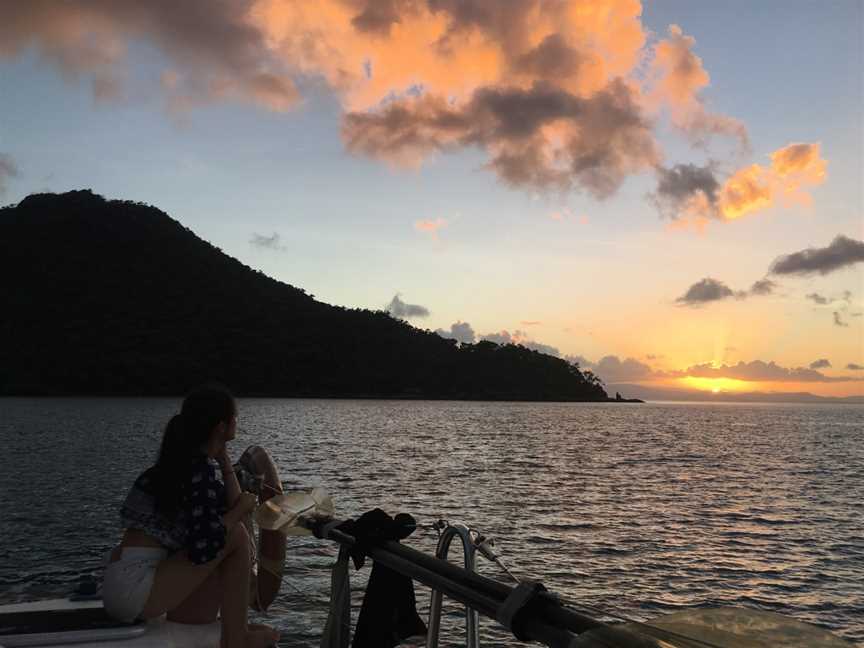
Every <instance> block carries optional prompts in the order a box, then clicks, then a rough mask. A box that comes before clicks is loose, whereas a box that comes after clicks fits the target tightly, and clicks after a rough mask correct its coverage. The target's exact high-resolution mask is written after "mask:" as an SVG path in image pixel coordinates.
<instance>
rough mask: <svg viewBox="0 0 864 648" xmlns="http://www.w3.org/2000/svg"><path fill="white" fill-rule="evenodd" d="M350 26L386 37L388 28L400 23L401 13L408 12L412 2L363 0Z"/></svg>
mask: <svg viewBox="0 0 864 648" xmlns="http://www.w3.org/2000/svg"><path fill="white" fill-rule="evenodd" d="M361 4H362V6H361V7H359V12H358V13H357V15H356V16H354V18H352V19H351V24H352V25H354V27H355V29H357V30H358V31H361V32H367V33H370V34H375V35H379V36H388V35H389V34H390V28H391V27H392V26H393V25H395V24H397V23H399V22H401V19H400V16H401V14H402V12H403V11H405V10H410V9H411V6H412V5H413V4H414V2H413V1H412V0H365V1H364V2H362V3H361Z"/></svg>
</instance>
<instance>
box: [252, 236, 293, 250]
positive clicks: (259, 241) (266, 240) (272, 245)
mask: <svg viewBox="0 0 864 648" xmlns="http://www.w3.org/2000/svg"><path fill="white" fill-rule="evenodd" d="M249 243H251V244H252V245H254V246H255V247H258V248H263V249H265V250H280V251H281V250H284V249H285V246H284V245H282V243H281V237H280V236H279V234H277V233H276V232H273V234H271V235H270V236H265V235H264V234H258V233H256V232H253V233H252V238H251V239H249Z"/></svg>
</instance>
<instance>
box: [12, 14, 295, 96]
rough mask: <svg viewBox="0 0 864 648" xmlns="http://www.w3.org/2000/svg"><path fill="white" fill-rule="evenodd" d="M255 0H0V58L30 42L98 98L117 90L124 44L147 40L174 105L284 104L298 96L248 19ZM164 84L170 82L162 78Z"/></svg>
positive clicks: (120, 91)
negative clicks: (162, 62)
mask: <svg viewBox="0 0 864 648" xmlns="http://www.w3.org/2000/svg"><path fill="white" fill-rule="evenodd" d="M254 4H255V3H254V0H184V1H183V2H174V1H173V0H148V2H139V1H138V0H88V2H55V1H54V0H27V1H26V2H4V3H3V5H2V20H0V58H2V57H12V56H17V55H19V54H21V53H22V52H23V51H25V50H26V49H27V48H28V47H35V48H36V50H37V51H38V52H39V54H40V55H41V56H42V57H43V58H44V59H45V60H47V61H49V62H50V63H52V64H53V65H55V66H56V67H57V68H59V69H60V70H61V71H62V72H63V74H64V75H65V76H66V77H67V78H70V79H76V78H79V77H81V76H85V77H89V78H91V79H92V85H93V92H94V95H95V96H96V97H97V98H98V99H102V100H107V99H113V98H117V97H120V96H122V95H123V88H122V86H123V80H124V79H125V77H126V76H127V74H128V71H129V66H127V65H126V64H125V55H126V50H127V48H128V47H129V46H130V45H131V44H132V43H134V42H140V41H146V42H148V43H150V44H151V45H153V46H155V47H156V48H158V49H159V50H160V51H161V53H162V55H164V56H165V57H166V58H167V59H168V60H169V61H170V63H171V65H173V66H176V68H177V69H178V71H179V73H177V74H174V75H173V78H174V81H175V82H174V83H173V84H171V85H173V88H171V94H172V96H173V99H174V101H173V105H175V106H188V105H195V104H198V103H203V102H207V101H213V100H218V99H225V98H235V99H240V100H245V101H251V102H254V103H257V104H260V105H263V106H265V107H268V108H271V109H274V110H285V109H286V108H288V107H290V106H291V105H292V104H294V103H295V102H296V101H297V99H298V93H297V90H296V89H295V87H294V84H293V82H292V81H291V79H290V78H289V76H288V75H287V72H286V70H285V69H284V66H283V65H282V63H281V62H280V61H279V60H278V59H277V58H276V57H275V56H274V55H273V53H272V52H271V50H270V49H269V47H268V43H267V41H266V37H265V35H264V34H263V33H262V32H261V31H260V30H259V29H258V28H257V27H255V26H254V25H253V24H252V23H251V22H250V21H249V16H250V10H251V9H252V7H253V6H254ZM163 87H165V89H166V90H168V89H169V88H168V87H166V86H163Z"/></svg>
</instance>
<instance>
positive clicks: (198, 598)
mask: <svg viewBox="0 0 864 648" xmlns="http://www.w3.org/2000/svg"><path fill="white" fill-rule="evenodd" d="M221 573H222V570H221V569H220V568H218V567H217V568H216V569H214V570H213V571H212V572H211V573H210V575H209V576H208V577H207V578H206V579H205V580H204V582H203V583H201V585H199V586H198V588H197V589H196V590H195V591H194V592H192V593H191V594H190V595H189V596H188V597H187V598H186V600H185V601H183V602H182V603H181V604H180V605H178V606H177V607H176V608H174V609H173V610H169V611H168V620H169V621H174V622H175V623H187V624H190V625H200V624H204V623H213V622H214V621H217V620H218V619H219V606H220V605H221V604H222V582H221V581H222V578H221Z"/></svg>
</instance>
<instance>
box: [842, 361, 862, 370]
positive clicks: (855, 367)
mask: <svg viewBox="0 0 864 648" xmlns="http://www.w3.org/2000/svg"><path fill="white" fill-rule="evenodd" d="M846 368H847V369H850V370H852V371H864V365H859V364H855V363H854V362H850V363H849V364H847V365H846Z"/></svg>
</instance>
